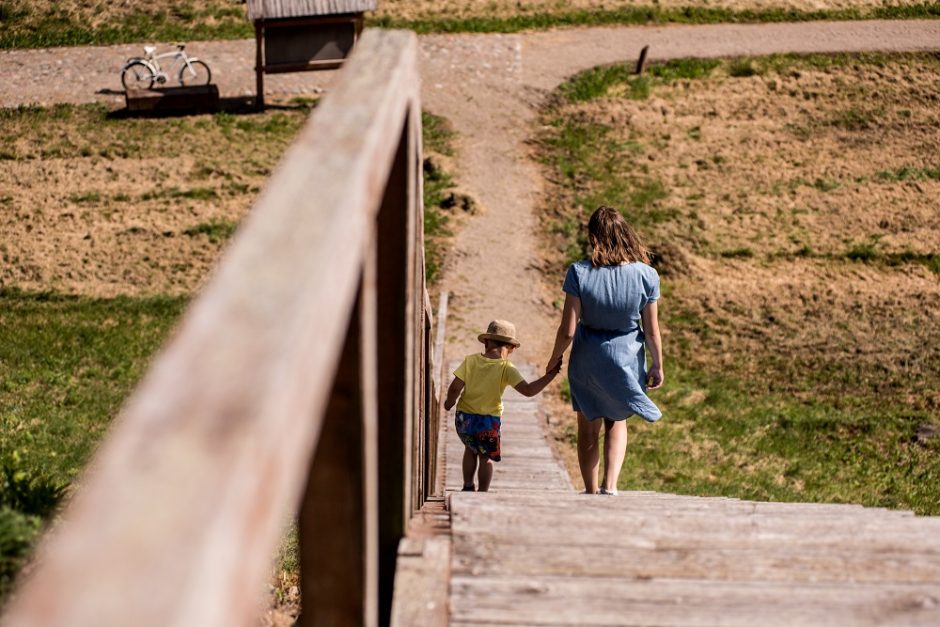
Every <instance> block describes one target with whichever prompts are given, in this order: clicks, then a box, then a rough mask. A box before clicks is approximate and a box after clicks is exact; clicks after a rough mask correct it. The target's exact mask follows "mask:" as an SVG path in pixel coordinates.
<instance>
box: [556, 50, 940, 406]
mask: <svg viewBox="0 0 940 627" xmlns="http://www.w3.org/2000/svg"><path fill="white" fill-rule="evenodd" d="M732 74H734V76H733V75H732ZM938 76H940V60H938V59H937V58H935V57H932V56H929V55H928V56H908V57H897V58H895V59H889V58H886V57H869V58H863V59H860V60H858V61H852V60H851V59H843V60H835V61H833V60H832V59H829V60H826V59H824V58H814V59H810V60H808V61H806V60H803V61H800V60H792V59H790V60H786V59H772V60H769V61H767V60H764V61H760V62H758V61H744V62H742V61H734V62H727V63H724V64H723V65H721V66H720V67H718V68H717V69H715V70H714V71H713V72H712V73H711V75H710V76H709V77H708V78H704V79H694V80H683V79H675V80H666V81H663V80H660V79H655V78H649V79H640V81H641V83H642V82H645V84H640V83H637V82H636V81H632V79H631V82H632V84H631V82H623V81H615V82H614V83H613V84H611V86H610V87H609V89H608V90H607V91H606V95H604V96H602V97H600V98H597V99H592V100H586V101H583V102H563V103H562V104H560V105H559V107H558V108H557V109H556V110H555V111H554V112H553V113H552V114H551V117H552V119H554V120H565V121H566V122H564V124H562V126H561V128H565V129H567V131H566V132H567V133H568V135H570V136H571V137H576V136H577V137H581V136H585V137H586V136H591V137H593V139H592V140H590V141H588V142H587V144H585V145H580V147H572V146H568V145H567V144H565V149H566V150H569V151H570V152H571V153H572V154H581V155H586V156H584V162H583V165H582V166H581V169H580V170H578V169H575V171H574V173H573V174H572V176H571V177H570V178H568V179H561V180H558V179H557V175H555V174H552V175H551V176H555V177H556V183H557V184H555V185H552V187H551V190H552V191H551V195H550V198H549V199H548V205H549V210H550V212H552V213H553V214H554V216H555V217H554V218H552V220H553V222H554V225H555V229H556V232H557V233H558V235H556V239H555V240H553V242H552V247H553V248H554V249H556V250H557V249H559V248H563V247H564V245H565V242H566V241H569V240H570V238H571V236H572V235H573V234H574V233H575V231H574V229H575V228H576V226H577V225H578V224H580V225H581V227H582V228H583V224H584V221H585V220H586V215H587V212H588V211H589V210H590V209H592V208H593V206H592V205H591V203H592V202H597V200H598V199H604V198H606V199H608V200H609V201H610V202H611V203H615V204H616V203H619V204H620V205H621V206H623V207H624V208H625V209H626V210H627V212H628V214H629V215H630V216H631V217H633V218H634V220H635V221H636V222H637V223H638V224H639V225H640V227H641V230H642V231H643V232H644V234H645V235H646V237H647V238H648V239H649V240H650V241H652V242H653V244H654V247H657V248H658V249H659V250H660V252H662V253H663V255H664V256H665V257H666V258H665V259H664V260H663V261H664V262H665V263H664V264H663V265H664V266H667V267H666V270H667V273H671V274H672V276H669V277H668V279H667V281H666V283H667V285H668V289H669V290H670V291H669V292H668V293H667V297H666V298H665V299H664V305H663V307H664V312H666V316H667V320H671V324H669V325H668V326H667V329H666V333H667V338H666V343H667V346H673V347H676V348H680V351H679V352H680V354H681V355H682V358H683V359H686V360H688V365H694V366H697V367H700V368H705V369H708V370H714V371H718V372H722V373H724V374H731V375H733V376H736V377H741V378H743V379H744V380H747V381H750V382H752V383H756V384H759V386H760V389H762V390H765V391H772V392H780V391H784V392H787V393H789V394H793V395H795V396H796V397H798V398H806V399H814V398H816V399H818V398H828V399H832V400H834V401H835V402H837V403H849V404H851V403H853V402H857V401H859V400H861V399H868V400H865V401H863V402H869V401H871V400H873V399H878V400H881V399H885V400H888V401H889V402H890V403H891V404H892V405H893V406H906V407H908V408H910V409H911V410H918V411H919V410H925V411H933V412H936V411H938V410H940V387H938V386H937V381H936V373H937V372H940V279H938V272H940V213H938V212H937V205H936V199H937V198H938V197H940V157H938V155H940V152H938V146H940V111H938V108H937V102H938V101H937V95H936V90H935V89H934V86H935V85H936V83H937V80H938V79H937V77H938ZM646 88H649V89H650V95H649V96H648V97H645V98H642V97H640V99H631V98H630V95H631V94H632V95H633V97H638V94H639V95H640V96H642V94H643V93H645V91H644V89H646ZM556 128H558V127H556ZM552 132H555V131H552ZM578 133H581V135H578ZM592 133H593V135H592ZM556 141H557V140H556ZM571 141H572V142H573V141H575V140H571ZM578 151H581V152H578ZM638 189H639V190H641V191H642V190H644V189H656V190H659V191H658V192H657V193H656V194H652V195H649V194H647V195H644V194H642V193H638V192H637V190H638ZM579 204H580V205H581V208H580V209H578V208H577V207H578V205H579ZM631 205H632V206H631ZM573 208H574V209H573ZM566 223H567V224H566Z"/></svg>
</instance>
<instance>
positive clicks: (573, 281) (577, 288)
mask: <svg viewBox="0 0 940 627" xmlns="http://www.w3.org/2000/svg"><path fill="white" fill-rule="evenodd" d="M561 289H562V290H564V292H565V293H566V294H571V295H572V296H577V297H578V298H581V284H580V282H579V281H578V273H577V272H576V271H575V269H574V264H571V265H570V266H568V274H566V275H565V283H564V285H562V286H561Z"/></svg>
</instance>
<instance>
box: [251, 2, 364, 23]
mask: <svg viewBox="0 0 940 627" xmlns="http://www.w3.org/2000/svg"><path fill="white" fill-rule="evenodd" d="M375 4H376V0H248V19H249V20H258V19H267V20H270V19H278V18H282V17H308V16H312V15H336V14H338V13H362V12H364V11H373V10H375Z"/></svg>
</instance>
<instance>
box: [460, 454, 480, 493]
mask: <svg viewBox="0 0 940 627" xmlns="http://www.w3.org/2000/svg"><path fill="white" fill-rule="evenodd" d="M476 471H477V454H476V451H472V450H470V448H469V447H467V446H465V447H463V485H464V487H466V486H471V485H473V475H474V473H475V472H476Z"/></svg>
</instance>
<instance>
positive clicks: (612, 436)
mask: <svg viewBox="0 0 940 627" xmlns="http://www.w3.org/2000/svg"><path fill="white" fill-rule="evenodd" d="M598 422H600V420H598ZM604 429H605V432H604V486H603V487H605V488H607V489H608V490H616V489H617V479H619V478H620V469H621V468H622V467H623V458H624V457H625V456H626V454H627V421H626V420H604Z"/></svg>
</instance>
